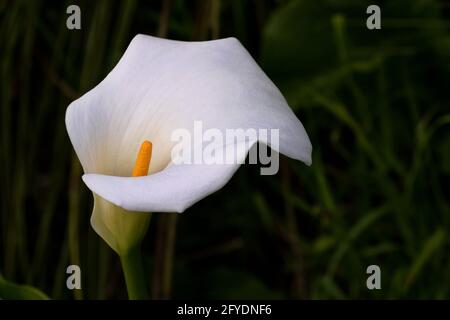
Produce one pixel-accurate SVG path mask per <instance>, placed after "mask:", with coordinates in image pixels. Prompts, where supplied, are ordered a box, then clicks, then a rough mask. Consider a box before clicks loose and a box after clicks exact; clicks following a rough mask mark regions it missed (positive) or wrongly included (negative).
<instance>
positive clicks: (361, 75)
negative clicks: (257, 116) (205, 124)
mask: <svg viewBox="0 0 450 320" xmlns="http://www.w3.org/2000/svg"><path fill="white" fill-rule="evenodd" d="M72 3H74V2H72V1H68V2H64V1H60V2H58V1H54V2H50V1H38V0H36V1H31V0H30V1H23V0H22V1H21V0H17V1H5V0H3V1H1V0H0V112H1V115H0V119H1V120H0V122H1V124H0V131H1V133H0V137H1V139H0V169H1V170H0V188H1V189H0V191H1V192H0V196H1V199H0V201H1V216H0V218H1V220H0V241H1V243H0V272H1V274H2V275H3V276H4V277H5V278H6V279H8V280H10V281H13V282H16V283H26V284H28V285H32V286H34V287H36V288H39V289H40V290H42V291H44V292H45V293H47V294H48V295H49V296H50V297H51V298H58V299H59V298H62V299H71V298H84V299H104V298H126V297H127V296H126V290H125V286H124V281H123V276H122V272H121V269H120V263H119V260H118V257H117V256H116V255H115V254H114V253H113V252H112V250H110V249H109V248H108V247H107V246H106V245H105V243H104V242H103V241H102V240H101V239H100V238H99V237H98V236H97V235H96V234H95V233H94V232H93V230H92V228H91V227H90V225H89V217H90V214H91V209H92V196H91V193H90V191H89V190H88V189H87V188H86V187H85V186H84V184H83V183H82V182H81V179H80V175H81V169H80V166H79V162H78V160H77V158H76V156H75V155H74V153H73V149H72V146H71V144H70V141H69V139H68V136H67V133H66V129H65V125H64V114H65V109H66V107H67V105H68V104H69V103H70V101H72V100H74V99H76V97H78V96H79V95H80V94H83V93H84V92H86V91H87V90H89V89H90V88H92V87H93V86H95V85H96V84H97V83H98V82H99V81H100V80H101V79H103V78H104V77H105V75H106V74H107V73H108V72H109V70H111V68H112V67H113V66H114V65H115V63H116V62H117V61H118V59H119V58H120V56H121V55H122V53H123V52H124V50H125V49H126V47H127V45H128V43H129V42H130V40H131V39H132V38H133V37H134V35H135V34H137V33H144V34H150V35H160V36H166V37H168V38H171V39H180V40H206V39H212V38H222V37H227V36H235V37H237V38H238V39H239V40H240V41H241V42H242V43H243V45H244V46H245V47H246V48H247V49H248V50H249V51H250V53H251V54H252V55H253V56H254V58H255V59H256V60H257V61H258V62H259V63H260V65H261V67H262V68H263V69H264V70H265V71H266V72H267V74H268V75H269V76H270V77H271V78H272V79H273V81H274V82H275V83H276V85H277V86H278V87H279V88H280V89H281V91H282V92H283V94H284V95H285V96H286V98H287V99H288V102H289V104H290V106H291V107H292V108H293V109H294V111H295V112H296V114H297V115H298V117H299V118H300V119H301V121H302V122H303V124H304V126H305V128H306V131H307V132H308V134H309V136H310V139H311V142H312V145H313V148H314V150H313V165H312V166H311V167H307V166H305V165H303V164H302V163H299V162H296V161H293V160H291V159H287V158H284V157H283V158H282V159H281V170H280V173H279V174H278V175H276V176H260V175H259V168H258V167H257V166H243V167H242V168H241V169H240V170H239V171H238V173H237V174H236V176H235V177H233V179H232V180H231V182H230V183H229V184H228V185H227V186H225V187H224V188H223V189H222V190H221V191H219V192H217V193H215V194H214V195H212V196H210V197H208V198H207V199H205V200H203V201H201V202H200V203H198V204H196V205H194V206H193V207H192V208H190V209H188V210H187V211H186V212H185V213H184V214H182V215H179V216H178V217H177V218H176V217H175V216H173V215H170V214H168V215H164V214H154V215H153V218H152V223H151V226H150V230H149V233H148V237H147V238H146V239H145V243H144V253H145V262H146V270H147V271H148V272H147V273H148V283H149V286H151V287H152V291H153V292H154V295H153V296H154V297H155V298H161V297H174V298H320V299H328V298H331V299H336V298H344V299H346V298H377V299H392V298H420V299H424V298H432V299H434V298H450V255H449V252H450V251H449V249H450V246H449V244H450V243H449V235H448V231H449V226H450V207H449V176H450V132H449V125H450V93H449V91H450V87H449V84H450V82H449V72H450V59H449V57H450V33H449V26H450V20H449V19H450V2H448V1H437V0H435V1H432V0H416V1H410V0H397V1H386V2H378V4H379V5H380V6H381V13H382V29H381V30H374V31H370V30H368V29H367V28H366V27H365V22H366V18H367V16H368V15H367V14H366V8H367V6H368V5H369V4H373V3H375V2H374V1H356V0H342V1H331V0H330V1H326V0H320V1H318V0H297V1H275V0H272V1H268V0H267V1H265V0H264V1H257V0H253V1H239V0H234V1H227V0H222V1H219V0H211V1H208V0H206V1H181V0H173V1H162V2H159V1H132V0H127V1H107V0H98V1H81V2H78V4H79V6H80V7H81V13H82V29H81V30H74V31H69V30H68V29H67V28H66V19H67V16H68V15H67V14H66V7H67V6H68V5H69V4H72ZM75 3H77V2H75ZM163 216H165V217H164V218H162V217H163ZM171 234H172V235H176V237H175V238H174V237H171V236H170V235H171ZM167 235H169V236H167ZM171 239H172V240H174V241H171ZM159 243H163V244H164V246H163V248H164V250H162V251H161V250H157V249H155V248H157V247H158V245H157V244H159ZM160 247H161V246H160ZM170 248H173V253H174V254H173V255H171V249H170ZM69 264H79V265H80V266H81V269H82V286H83V290H82V291H81V292H79V291H78V292H75V294H74V292H71V291H69V290H67V289H66V287H65V281H66V273H65V269H66V267H67V266H68V265H69ZM372 264H376V265H379V266H380V267H381V272H382V290H374V291H370V290H368V289H367V288H366V278H367V274H366V268H367V266H369V265H372ZM169 279H172V281H171V282H170V281H168V280H169ZM0 280H1V281H0V284H1V283H2V281H4V280H2V279H1V278H0ZM161 290H162V291H161ZM161 292H163V293H161ZM4 295H5V294H4Z"/></svg>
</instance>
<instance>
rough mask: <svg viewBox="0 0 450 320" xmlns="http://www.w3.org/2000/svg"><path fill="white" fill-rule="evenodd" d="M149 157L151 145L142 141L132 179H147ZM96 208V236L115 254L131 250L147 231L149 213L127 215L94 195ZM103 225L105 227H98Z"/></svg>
mask: <svg viewBox="0 0 450 320" xmlns="http://www.w3.org/2000/svg"><path fill="white" fill-rule="evenodd" d="M151 158H152V143H151V142H150V141H147V140H145V141H144V142H143V143H142V145H141V148H140V149H139V152H138V154H137V157H136V163H135V165H134V169H133V173H132V176H133V177H141V176H146V175H147V174H148V170H149V168H150V161H151ZM94 198H95V205H94V214H93V221H94V222H93V225H94V226H97V228H95V227H94V229H96V231H97V233H98V234H99V235H100V236H101V237H102V238H103V239H104V240H105V241H106V242H107V243H108V244H109V245H110V246H111V248H113V249H114V250H115V251H116V252H117V253H119V254H123V253H125V252H127V251H128V250H129V249H130V248H131V247H134V246H135V245H137V244H139V243H140V242H141V241H142V239H143V238H144V235H145V233H146V232H147V228H148V224H149V222H150V217H151V215H150V214H146V213H142V212H127V211H126V210H125V209H122V208H120V207H117V206H115V205H113V204H112V203H110V202H108V201H106V200H104V199H103V198H101V197H99V196H97V195H96V194H94ZM102 225H105V226H106V228H103V227H101V226H102Z"/></svg>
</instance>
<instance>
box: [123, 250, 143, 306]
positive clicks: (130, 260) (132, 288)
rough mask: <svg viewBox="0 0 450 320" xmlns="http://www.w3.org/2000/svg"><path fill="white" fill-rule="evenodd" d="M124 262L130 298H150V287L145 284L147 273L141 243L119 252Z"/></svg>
mask: <svg viewBox="0 0 450 320" xmlns="http://www.w3.org/2000/svg"><path fill="white" fill-rule="evenodd" d="M119 256H120V262H121V264H122V269H123V273H124V276H125V283H126V285H127V291H128V298H129V299H130V300H143V299H148V297H149V294H148V289H147V286H146V284H145V279H146V277H145V274H144V268H143V260H142V255H141V243H138V244H137V245H135V246H133V247H131V248H130V249H128V250H127V251H125V252H123V253H121V254H119Z"/></svg>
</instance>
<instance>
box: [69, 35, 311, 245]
mask: <svg viewBox="0 0 450 320" xmlns="http://www.w3.org/2000/svg"><path fill="white" fill-rule="evenodd" d="M196 120H201V121H202V122H203V124H204V126H205V127H209V128H218V129H219V130H225V129H227V128H243V129H246V128H256V129H258V128H269V129H270V128H276V129H279V135H280V136H279V150H277V151H279V152H280V153H283V154H285V155H287V156H289V157H291V158H294V159H298V160H301V161H303V162H305V163H306V164H310V163H311V150H312V147H311V143H310V141H309V139H308V136H307V134H306V132H305V130H304V128H303V126H302V124H301V122H300V121H299V120H298V119H297V117H296V116H295V115H294V113H293V112H292V110H291V109H290V108H289V106H288V105H287V103H286V100H285V99H284V97H283V96H282V94H281V93H280V91H279V90H278V89H277V88H276V86H275V85H274V84H273V83H272V81H271V80H270V79H269V78H268V77H267V76H266V75H265V74H264V72H263V71H262V70H261V68H260V67H259V66H258V65H257V63H256V62H255V61H254V60H253V58H252V57H251V56H250V54H249V53H248V52H247V51H246V49H245V48H244V47H243V46H242V45H241V44H240V42H239V41H238V40H236V39H234V38H227V39H221V40H213V41H203V42H183V41H173V40H165V39H160V38H155V37H151V36H145V35H137V36H136V37H135V38H134V39H133V40H132V42H131V43H130V45H129V47H128V48H127V50H126V52H125V53H124V55H123V57H122V58H121V60H120V61H119V63H118V64H117V65H116V66H115V68H114V69H113V70H112V71H111V72H110V73H109V74H108V76H107V77H106V78H105V79H104V80H103V81H102V82H101V83H100V84H98V85H97V86H96V87H95V88H94V89H92V90H91V91H89V92H87V93H86V94H85V95H83V96H82V97H81V98H79V99H78V100H76V101H74V102H72V103H71V104H70V106H69V108H68V109H67V113H66V126H67V131H68V133H69V136H70V140H71V142H72V144H73V146H74V148H75V151H76V153H77V156H78V158H79V159H80V161H81V164H82V166H83V169H84V172H85V174H84V176H83V181H84V182H85V184H86V185H87V186H88V187H89V189H90V190H91V191H92V192H93V193H94V194H95V197H94V198H95V206H94V212H93V215H92V219H91V222H92V225H93V227H94V229H95V230H96V232H97V233H99V235H100V236H102V237H103V238H104V239H105V240H106V241H107V242H108V244H109V245H110V246H111V247H112V248H114V249H115V250H116V251H118V252H120V251H122V249H123V250H125V249H124V248H122V246H126V245H128V244H127V243H128V242H136V241H138V240H139V239H132V240H122V239H121V238H122V237H125V238H127V237H128V238H129V237H130V233H132V234H135V233H136V231H135V230H134V229H133V228H141V229H143V231H142V232H144V233H145V228H146V223H145V218H141V217H135V218H132V219H135V221H134V222H132V223H131V224H132V227H131V228H132V229H133V232H131V231H127V230H128V229H127V228H128V227H124V225H123V220H124V216H127V215H136V216H140V214H137V213H127V212H128V211H132V212H137V211H138V212H182V211H184V210H185V209H186V208H188V207H189V206H191V205H192V204H193V203H195V202H197V201H199V200H200V199H202V198H204V197H206V196H207V195H209V194H211V193H213V192H215V191H216V190H218V189H220V188H221V187H222V186H223V185H224V184H226V183H227V182H228V181H229V179H230V178H231V177H232V175H233V174H234V172H235V171H236V170H237V169H238V167H239V163H236V164H192V165H189V164H181V165H175V164H173V163H172V161H171V149H172V147H173V146H174V142H173V141H171V133H172V132H173V130H175V129H178V128H187V129H188V130H190V129H192V126H193V123H194V121H196ZM144 140H149V141H151V142H152V143H153V155H152V160H151V166H150V170H149V173H148V175H147V176H143V177H130V175H131V172H132V170H133V166H134V161H135V159H136V154H137V152H138V150H139V147H140V145H141V143H142V142H143V141H144ZM255 142H256V141H251V143H250V144H248V145H247V146H246V147H245V148H244V152H242V154H239V155H238V156H239V157H240V158H244V159H245V156H246V154H247V152H248V149H249V148H250V147H251V144H252V143H255ZM118 216H120V218H117V217H118ZM144 216H145V215H144ZM141 219H143V221H141ZM137 233H138V234H139V232H137ZM137 238H139V236H137ZM122 241H125V243H126V244H122V243H121V242H122Z"/></svg>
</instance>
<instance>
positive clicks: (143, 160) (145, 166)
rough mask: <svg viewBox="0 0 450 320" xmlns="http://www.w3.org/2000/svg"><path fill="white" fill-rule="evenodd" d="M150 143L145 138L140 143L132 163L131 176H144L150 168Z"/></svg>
mask: <svg viewBox="0 0 450 320" xmlns="http://www.w3.org/2000/svg"><path fill="white" fill-rule="evenodd" d="M152 147H153V146H152V143H151V142H150V141H148V140H145V141H144V142H142V144H141V148H140V149H139V153H138V155H137V158H136V163H135V164H134V169H133V174H132V176H133V177H140V176H146V175H147V174H148V170H149V168H150V160H151V159H152Z"/></svg>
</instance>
